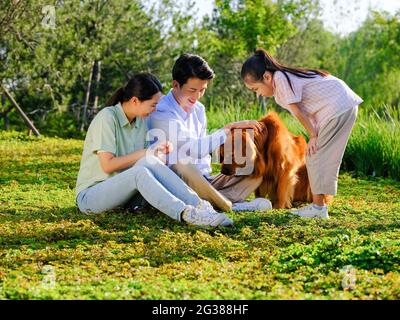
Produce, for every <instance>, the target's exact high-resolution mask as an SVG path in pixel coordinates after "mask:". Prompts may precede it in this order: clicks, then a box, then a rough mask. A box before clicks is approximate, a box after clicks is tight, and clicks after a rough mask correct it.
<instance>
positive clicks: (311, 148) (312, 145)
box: [307, 136, 318, 157]
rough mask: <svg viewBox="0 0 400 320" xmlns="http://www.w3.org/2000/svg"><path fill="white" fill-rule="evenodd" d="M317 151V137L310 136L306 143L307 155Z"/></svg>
mask: <svg viewBox="0 0 400 320" xmlns="http://www.w3.org/2000/svg"><path fill="white" fill-rule="evenodd" d="M317 151H318V148H317V137H316V136H311V137H310V140H309V141H308V144H307V156H309V157H311V155H313V154H316V153H317Z"/></svg>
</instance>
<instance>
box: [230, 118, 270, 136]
mask: <svg viewBox="0 0 400 320" xmlns="http://www.w3.org/2000/svg"><path fill="white" fill-rule="evenodd" d="M232 129H254V130H257V131H258V132H261V131H262V130H263V126H262V125H261V123H260V122H258V121H257V120H243V121H238V122H232V123H229V124H227V125H226V126H225V127H224V130H225V133H226V134H229V132H230V131H231V130H232Z"/></svg>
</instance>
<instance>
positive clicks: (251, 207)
mask: <svg viewBox="0 0 400 320" xmlns="http://www.w3.org/2000/svg"><path fill="white" fill-rule="evenodd" d="M271 209H272V203H271V201H269V200H268V199H265V198H256V199H254V200H252V201H250V202H236V203H234V204H233V205H232V210H233V211H262V210H271Z"/></svg>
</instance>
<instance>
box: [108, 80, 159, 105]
mask: <svg viewBox="0 0 400 320" xmlns="http://www.w3.org/2000/svg"><path fill="white" fill-rule="evenodd" d="M162 89H163V88H162V85H161V83H160V81H159V80H158V79H157V77H155V76H154V75H152V74H151V73H138V74H136V75H134V76H133V77H132V78H131V79H130V80H129V81H128V83H127V84H126V85H125V86H124V87H121V88H119V89H118V90H117V91H116V92H115V93H114V94H113V95H112V97H111V98H110V99H108V101H107V102H106V106H115V105H116V104H117V103H122V102H126V101H129V100H130V99H132V97H137V98H138V99H139V100H140V101H145V100H150V99H151V98H152V97H153V96H154V95H155V94H156V93H157V92H162Z"/></svg>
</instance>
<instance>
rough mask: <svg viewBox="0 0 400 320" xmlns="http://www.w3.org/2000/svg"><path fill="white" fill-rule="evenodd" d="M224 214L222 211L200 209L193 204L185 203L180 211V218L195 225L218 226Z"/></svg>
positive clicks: (224, 217)
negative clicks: (184, 206)
mask: <svg viewBox="0 0 400 320" xmlns="http://www.w3.org/2000/svg"><path fill="white" fill-rule="evenodd" d="M226 218H227V216H226V215H224V214H222V213H215V212H210V211H208V210H201V209H198V208H195V207H193V206H190V205H187V206H186V208H185V210H183V212H182V219H183V220H184V221H186V222H187V223H189V224H194V225H196V226H211V227H217V226H219V225H220V224H221V223H222V222H223V221H224V220H225V219H226Z"/></svg>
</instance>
